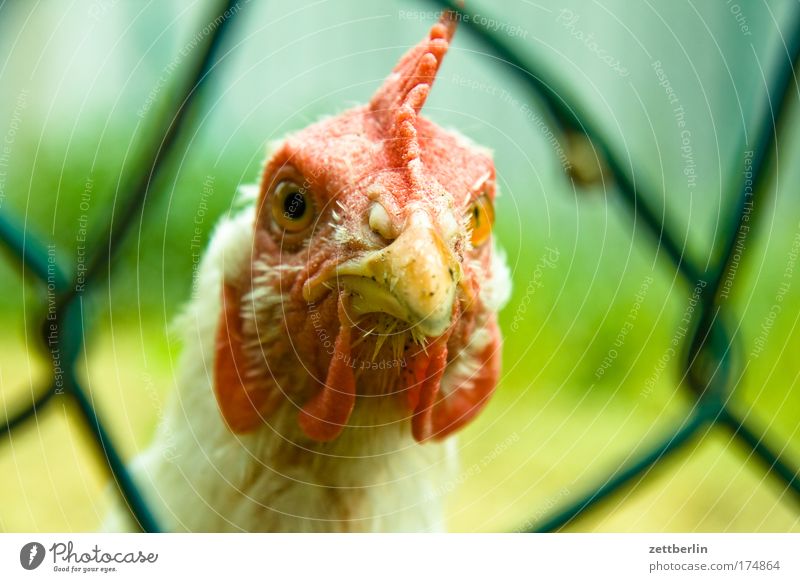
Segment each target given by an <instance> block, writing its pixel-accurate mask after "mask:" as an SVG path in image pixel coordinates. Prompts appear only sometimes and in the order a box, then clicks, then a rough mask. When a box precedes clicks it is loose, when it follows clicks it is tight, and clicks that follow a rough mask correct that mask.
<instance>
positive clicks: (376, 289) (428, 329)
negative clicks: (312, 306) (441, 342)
mask: <svg viewBox="0 0 800 582" xmlns="http://www.w3.org/2000/svg"><path fill="white" fill-rule="evenodd" d="M334 277H335V279H336V282H337V284H338V286H339V287H341V288H344V289H346V290H348V291H349V292H350V294H351V307H352V309H353V311H354V312H355V314H357V315H363V314H367V313H376V312H380V313H387V314H389V315H392V316H394V317H396V318H398V319H400V320H403V321H405V322H407V323H409V324H410V325H412V326H414V327H415V328H417V330H418V331H419V332H421V333H422V334H424V335H426V336H429V337H437V336H440V335H441V334H443V333H444V332H445V331H446V330H447V328H448V327H449V325H450V319H451V316H452V313H453V302H454V301H455V298H456V289H457V287H458V283H459V281H460V280H461V267H460V265H459V263H458V262H457V261H456V260H455V257H453V254H452V253H451V252H450V250H449V249H448V248H447V247H446V246H445V244H444V242H443V241H442V239H441V237H440V236H439V234H438V233H437V232H436V230H435V229H434V227H433V226H432V225H431V223H430V220H429V218H428V217H427V215H426V214H425V213H423V212H417V213H414V214H412V215H411V217H410V218H409V220H408V221H407V224H406V227H405V229H404V230H403V232H402V233H400V236H398V237H397V238H396V239H395V240H394V241H393V242H392V243H391V244H389V245H388V246H386V247H384V248H383V249H381V250H378V251H373V252H371V253H368V254H367V255H365V256H364V257H361V258H359V259H357V260H353V261H348V262H346V263H343V264H342V265H339V266H338V267H337V268H336V269H335V271H334V273H333V274H332V276H331V277H330V278H329V279H328V280H327V281H315V283H314V285H315V284H320V283H326V282H327V283H328V286H330V279H333V278H334ZM314 295H316V293H314V290H313V288H312V286H309V287H308V288H307V292H306V299H309V300H311V299H313V296H314Z"/></svg>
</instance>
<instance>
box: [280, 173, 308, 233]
mask: <svg viewBox="0 0 800 582" xmlns="http://www.w3.org/2000/svg"><path fill="white" fill-rule="evenodd" d="M272 219H273V220H274V221H275V224H277V225H278V226H280V227H281V228H282V229H283V230H285V231H286V232H290V233H296V232H302V231H304V230H305V229H307V228H308V227H309V226H310V225H311V221H313V220H314V201H313V200H312V198H311V194H310V193H309V192H308V190H307V189H306V188H303V187H301V186H298V185H297V183H295V182H292V181H291V180H283V181H281V182H280V183H278V185H277V186H276V187H275V192H274V193H273V195H272Z"/></svg>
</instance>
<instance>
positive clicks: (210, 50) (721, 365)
mask: <svg viewBox="0 0 800 582" xmlns="http://www.w3.org/2000/svg"><path fill="white" fill-rule="evenodd" d="M429 2H430V3H432V4H434V5H436V6H438V7H440V8H443V9H450V10H454V11H456V12H459V13H461V14H462V15H468V16H472V15H469V13H467V12H466V11H465V10H464V9H463V8H462V7H461V5H460V3H459V2H456V1H453V0H429ZM238 4H239V0H225V1H222V2H220V3H219V9H218V10H217V12H216V14H217V17H216V18H215V19H214V20H213V22H215V23H218V26H216V27H215V28H214V29H213V31H211V32H210V34H209V35H208V37H207V39H206V41H205V45H204V46H203V47H202V49H201V50H200V51H198V56H197V57H195V60H194V62H193V63H192V64H191V65H190V67H189V70H190V73H189V74H188V75H186V78H185V80H184V81H183V82H182V83H181V88H180V89H181V90H180V91H178V90H177V88H176V94H179V95H181V98H180V99H179V100H178V101H177V105H176V106H175V107H174V108H172V109H168V110H165V111H164V112H163V113H162V114H161V115H160V116H159V119H158V122H157V123H155V124H154V127H153V128H152V129H151V131H150V135H151V136H152V138H151V143H150V144H149V146H148V147H145V148H143V149H142V152H141V154H140V160H139V163H137V164H134V166H133V168H134V169H133V170H132V171H131V172H130V174H131V176H132V178H130V179H129V180H128V182H126V183H125V187H123V188H122V192H117V195H116V196H115V197H114V200H115V201H116V200H119V201H120V203H121V204H120V205H121V210H119V211H115V212H113V213H112V215H111V217H110V219H109V221H108V224H107V231H106V233H105V235H104V236H102V237H100V238H99V239H97V240H96V241H94V242H95V244H94V245H93V247H92V248H93V249H94V250H95V252H94V254H93V255H92V257H91V259H90V261H89V265H88V267H87V269H86V270H85V272H84V282H83V289H86V288H87V287H89V286H90V284H91V283H95V284H96V283H97V282H98V280H100V279H101V278H102V277H103V276H105V275H107V274H108V273H109V272H110V271H111V270H112V269H113V265H112V259H113V258H114V256H115V255H116V254H117V252H118V250H119V248H120V246H121V244H122V242H123V240H124V239H125V237H126V235H127V233H128V232H129V230H130V228H131V227H132V226H133V225H134V224H135V220H136V218H137V217H139V219H140V220H143V219H144V214H143V213H144V204H145V201H146V198H147V196H148V193H149V192H150V191H151V188H152V184H153V182H154V181H155V180H156V179H157V177H158V176H159V174H160V173H161V171H162V170H163V168H164V165H165V162H166V161H167V160H168V159H169V157H170V153H171V152H172V151H173V150H174V148H175V146H176V144H177V143H178V137H179V135H180V129H181V127H182V126H183V124H184V122H185V120H186V117H187V113H188V111H189V109H190V107H191V104H192V102H193V101H194V99H195V97H196V96H197V94H198V92H199V91H200V89H201V88H202V86H203V85H204V84H205V83H206V82H207V79H208V77H209V75H210V74H211V72H212V70H213V68H214V67H215V65H216V62H217V61H216V56H217V53H218V50H219V46H220V44H221V42H222V39H223V37H224V36H225V34H226V31H227V30H228V29H229V27H230V21H231V20H233V17H234V15H238V12H239V9H240V7H239V6H238ZM795 13H796V14H795V15H794V18H793V19H791V20H790V21H791V22H792V23H793V24H792V26H793V28H792V30H791V31H790V33H789V34H788V35H787V36H786V38H787V39H788V43H784V42H783V39H780V40H781V41H782V42H780V43H777V42H776V44H777V45H779V46H777V47H776V48H775V51H776V53H777V54H776V55H774V57H773V61H774V62H773V63H772V67H771V70H770V75H769V76H767V77H766V78H767V80H768V82H769V86H767V87H765V91H764V95H763V98H762V101H763V102H762V103H761V105H760V111H758V116H759V121H760V124H759V126H758V130H757V134H758V135H757V140H756V142H755V143H754V144H750V143H747V142H746V141H743V144H742V147H741V151H745V150H747V151H753V160H752V176H753V178H752V180H753V183H752V191H751V190H749V189H748V187H746V185H745V184H744V183H743V184H742V185H741V190H740V193H739V195H738V196H737V198H736V200H735V203H734V204H733V205H732V207H731V208H730V209H729V216H728V218H727V225H726V226H725V227H724V228H722V229H721V230H720V232H719V235H718V237H717V240H716V242H715V246H714V250H715V255H716V257H717V260H716V261H715V262H713V264H710V265H709V266H707V267H701V266H700V265H699V264H698V263H697V262H696V261H695V260H693V258H692V257H690V256H687V255H686V254H685V253H684V250H683V248H682V246H681V245H680V244H679V243H678V238H677V237H676V236H675V233H674V231H673V230H672V228H671V227H670V225H669V224H667V223H666V221H665V219H664V216H663V215H660V214H659V213H658V212H657V211H656V209H655V208H654V206H653V203H652V201H653V200H656V198H655V197H653V196H652V195H651V194H648V189H647V186H646V185H644V184H642V183H641V181H640V180H639V181H637V179H636V176H635V174H634V172H633V167H632V160H626V159H624V158H623V157H620V156H619V154H618V152H617V151H616V149H615V148H614V147H613V144H612V143H610V142H609V141H608V140H607V139H606V138H605V137H604V136H603V134H602V132H601V131H599V130H598V129H597V126H596V125H594V124H593V123H592V119H591V116H590V115H588V114H586V113H585V112H584V111H582V110H581V108H580V107H579V106H578V104H577V103H578V102H577V100H575V99H573V98H572V97H571V96H570V93H569V91H566V90H564V88H563V87H560V86H559V84H558V83H557V82H556V81H557V80H556V79H551V78H549V77H548V76H547V75H546V74H545V73H544V71H546V70H547V69H546V68H545V67H543V66H541V63H538V62H534V60H532V59H530V58H526V59H523V58H522V57H520V53H519V52H518V51H516V50H515V49H514V47H513V46H512V44H511V43H510V41H509V40H507V39H505V38H503V37H502V36H501V35H499V34H497V32H496V31H492V30H491V29H490V28H489V27H488V24H481V22H483V21H482V20H480V19H476V18H473V17H469V18H461V21H462V26H463V27H464V28H466V29H468V30H469V31H470V32H471V33H473V34H475V35H476V36H477V38H478V39H479V40H480V41H481V42H482V43H484V44H485V45H486V46H487V48H488V49H489V51H490V53H491V54H492V55H493V56H494V58H496V60H497V62H498V64H499V65H501V66H504V67H505V68H506V69H508V71H509V72H510V73H511V74H513V75H515V76H517V77H518V78H519V79H520V80H522V81H523V82H524V84H525V85H527V86H528V88H529V89H530V91H531V92H532V95H531V96H532V97H533V98H534V99H535V100H536V101H537V103H538V105H539V106H541V108H542V109H543V111H544V112H545V114H546V115H547V117H548V118H549V121H550V123H551V125H552V127H553V129H554V130H555V131H557V132H558V133H559V135H560V137H561V140H560V141H561V142H562V144H565V145H566V151H568V152H569V147H570V144H571V143H574V140H575V138H576V137H577V138H579V139H585V140H588V143H589V144H590V145H591V147H592V149H593V151H594V153H595V155H596V156H597V159H598V161H600V163H601V164H602V166H603V167H604V169H605V170H606V172H605V173H607V175H608V177H609V178H610V179H611V180H612V181H613V184H614V185H615V186H616V191H617V192H618V193H619V195H620V196H621V198H622V200H623V201H624V202H625V204H626V206H627V207H628V209H629V210H630V211H631V213H632V216H633V219H634V220H636V221H641V223H642V224H643V225H644V226H645V230H646V232H648V233H649V235H650V237H651V239H652V241H653V242H654V243H655V244H656V245H657V249H656V252H657V253H659V254H660V253H663V254H664V255H665V256H666V258H668V259H669V261H670V262H671V263H672V265H673V267H674V268H675V269H676V270H677V271H678V273H679V274H680V275H681V277H682V279H683V281H684V282H685V284H686V285H687V287H688V288H693V287H694V286H696V285H697V284H698V283H699V282H704V283H705V284H706V287H705V288H704V289H703V292H702V295H701V299H700V302H699V305H700V310H699V317H696V318H695V320H694V322H693V330H692V333H691V334H690V335H689V340H688V342H687V343H686V346H685V354H684V357H683V359H682V362H681V365H682V368H683V371H684V374H682V377H683V382H681V384H680V386H679V387H682V388H684V389H687V390H690V391H691V392H692V394H693V395H694V397H695V404H694V406H693V408H692V410H691V411H690V413H689V414H688V416H687V417H686V418H684V419H683V421H682V422H681V423H680V424H679V425H678V426H676V427H675V428H674V430H673V431H672V432H671V433H669V434H667V435H666V436H664V437H663V439H662V440H661V441H660V442H659V443H657V444H656V445H654V446H652V447H651V449H650V450H649V451H648V452H647V453H646V454H644V455H642V456H641V457H640V458H638V459H636V460H634V461H633V462H631V463H629V464H626V465H622V466H620V467H617V468H615V469H614V470H612V471H611V472H610V473H609V474H608V475H607V476H606V477H605V478H603V479H600V480H599V481H598V482H597V483H595V484H594V486H589V484H587V486H586V491H587V492H586V493H585V494H584V495H583V496H580V497H578V498H577V499H574V500H572V501H571V502H570V503H568V504H567V505H566V506H564V507H561V508H559V509H557V510H556V511H555V512H554V513H552V514H551V515H549V516H548V517H546V518H545V519H544V520H539V521H538V522H537V521H531V522H528V523H537V525H536V526H534V527H532V528H530V529H529V530H528V531H540V532H547V531H558V530H560V529H562V528H563V527H565V526H567V525H569V524H571V523H572V522H574V521H575V520H576V519H578V518H579V517H582V516H584V515H586V514H587V513H588V512H589V511H590V510H592V509H594V508H596V507H598V506H599V505H600V504H601V502H603V501H604V500H607V499H608V498H609V497H610V496H612V495H614V494H616V493H619V492H620V491H622V490H623V489H624V488H626V487H627V486H630V485H632V484H634V483H636V482H637V481H639V480H640V479H642V478H644V477H646V476H647V475H648V474H649V473H650V470H651V469H652V468H653V467H654V466H655V465H657V464H658V463H660V462H661V461H662V460H664V459H665V458H667V457H668V456H670V455H672V454H674V453H675V452H677V451H679V450H681V449H682V448H684V447H685V446H686V445H687V444H689V443H691V442H693V441H696V440H698V439H701V438H702V437H703V434H704V431H705V432H707V431H708V429H709V428H710V427H712V426H719V427H723V428H725V429H727V430H729V431H730V432H731V433H732V434H733V436H734V437H735V438H736V439H737V440H738V441H739V442H740V443H741V444H742V445H743V446H744V447H746V449H747V450H749V451H750V453H751V454H750V458H755V459H758V460H760V461H761V462H762V463H763V465H764V466H765V467H766V470H767V471H768V472H769V473H770V474H771V475H773V476H774V477H775V478H776V479H779V480H781V481H782V482H783V483H784V485H785V487H786V490H787V491H791V493H792V494H793V497H792V499H793V501H794V502H800V476H799V475H800V469H798V465H797V464H792V463H790V462H789V461H788V460H787V459H786V458H784V455H783V453H782V450H783V449H781V450H780V451H778V450H776V449H775V448H774V446H773V441H774V440H775V439H773V438H772V436H771V435H769V434H768V433H766V432H765V431H764V430H762V429H760V428H759V427H755V426H754V424H755V423H754V421H753V420H752V419H749V418H747V417H746V416H744V417H743V416H742V415H741V414H739V413H738V412H737V411H736V410H735V407H734V406H733V404H734V402H733V398H732V397H733V396H734V394H733V392H734V387H735V386H736V385H737V384H738V383H739V381H740V380H741V378H742V375H743V374H744V366H743V365H742V363H741V357H740V355H739V351H740V349H739V346H738V338H737V337H736V335H735V334H734V333H733V332H732V331H731V330H732V329H737V330H738V329H739V326H738V325H735V321H734V315H733V314H731V313H730V312H729V311H730V310H728V309H723V305H722V301H721V297H720V287H721V285H722V283H723V281H724V280H725V278H726V277H727V276H729V274H730V273H731V272H732V270H733V269H734V268H735V265H734V264H733V261H732V259H733V255H734V250H735V243H736V238H737V235H738V233H739V232H740V230H741V228H742V226H743V223H744V221H745V220H746V218H745V215H746V210H745V208H746V201H747V196H748V195H750V194H752V197H753V200H752V202H753V204H752V208H753V209H754V210H753V212H751V215H750V218H749V220H750V222H751V224H752V223H753V222H754V220H753V218H754V217H753V214H754V213H755V210H756V209H758V208H759V207H760V206H761V205H760V204H756V200H760V199H763V198H764V197H765V196H766V195H767V194H768V193H769V192H768V191H769V184H770V181H771V176H770V173H769V171H768V168H769V167H770V165H771V164H770V161H771V160H773V159H774V157H775V156H776V155H777V145H778V144H777V135H778V132H779V129H780V127H781V124H782V122H783V120H785V119H786V117H787V115H786V109H787V108H788V104H789V102H790V101H791V97H792V96H793V95H794V96H797V95H798V94H800V92H799V91H798V82H797V77H796V75H795V69H794V64H795V63H797V62H798V61H800V7H795ZM745 139H746V138H743V140H745ZM605 173H604V175H605ZM571 178H572V179H573V181H574V183H575V184H576V185H578V186H579V185H580V179H579V178H580V177H579V176H575V175H573V176H571ZM115 209H116V206H115ZM19 224H20V221H19V220H16V219H14V218H13V217H10V216H7V215H6V214H5V213H0V244H2V245H4V246H5V247H6V249H7V250H8V251H9V252H10V255H11V256H12V257H13V258H14V259H15V260H16V261H17V262H18V263H19V266H20V268H21V273H22V276H23V277H31V278H33V279H36V280H38V281H40V282H41V283H44V284H45V285H47V284H50V285H52V287H53V288H54V289H55V292H56V310H55V314H56V317H55V320H52V319H51V320H48V319H47V318H46V317H45V318H43V322H42V333H43V342H42V347H43V349H45V350H46V353H47V354H48V357H49V358H50V359H51V362H52V365H53V370H52V374H51V378H50V381H49V386H48V387H47V389H46V390H41V391H40V392H39V393H38V395H37V396H34V397H33V399H32V402H31V403H30V404H29V405H28V406H27V407H25V408H24V409H23V410H21V411H20V412H18V413H16V414H15V415H13V416H12V417H11V418H9V419H8V420H7V421H6V422H5V423H4V424H2V425H0V438H3V437H5V436H9V435H10V434H11V432H12V431H13V430H15V429H16V428H18V427H20V426H22V425H24V424H26V423H28V422H30V421H37V422H38V419H37V415H38V413H39V412H40V411H41V410H42V409H43V408H44V407H45V406H46V405H47V404H49V403H50V402H52V401H53V396H54V395H55V394H57V393H58V392H59V387H58V385H57V368H58V367H59V366H60V368H61V378H62V379H63V385H62V386H61V387H60V390H61V391H63V393H64V395H66V396H68V397H71V399H72V400H73V401H74V402H75V404H77V408H78V410H79V412H80V414H81V420H82V422H83V424H84V425H85V426H86V428H87V429H88V430H89V431H90V433H91V435H92V437H93V440H94V441H95V443H96V444H97V447H98V451H99V452H100V454H102V456H103V457H104V458H105V460H106V464H107V467H108V470H109V472H110V474H111V476H112V478H113V479H114V481H115V483H116V485H117V488H118V491H119V494H120V495H121V496H122V498H123V499H124V500H125V502H126V504H127V506H128V508H129V510H130V512H131V515H132V516H133V518H134V519H135V520H136V522H137V523H138V524H139V527H140V529H141V530H142V531H145V532H156V531H159V527H158V523H157V521H156V519H155V517H154V516H153V513H152V512H151V511H150V509H149V507H148V506H147V503H146V502H145V500H144V498H143V496H142V494H141V492H140V491H139V490H138V489H137V487H136V485H135V483H134V482H133V480H132V479H131V477H130V474H129V473H128V471H127V469H126V467H125V464H124V462H123V460H122V458H121V456H120V454H119V452H118V449H117V447H116V446H115V445H114V443H113V441H112V439H111V438H110V436H109V434H108V431H107V430H106V428H105V423H104V422H103V420H102V418H101V417H100V416H99V415H98V413H97V411H96V409H95V406H94V403H93V401H92V395H91V393H90V392H87V391H86V390H85V389H84V387H83V386H82V384H81V383H80V381H79V379H78V375H77V373H76V366H77V360H78V357H79V356H80V354H81V352H82V350H83V348H84V334H85V322H84V318H83V294H84V292H85V291H84V290H81V291H80V292H78V288H79V287H78V286H77V285H76V284H75V280H76V274H77V270H76V269H77V265H73V268H72V270H71V271H70V273H72V275H69V276H68V275H66V274H65V271H64V270H63V265H60V264H58V265H56V266H55V269H54V268H53V267H52V266H50V268H49V269H48V265H49V264H50V263H48V260H49V255H48V249H47V247H46V246H45V245H44V244H43V243H42V242H41V240H40V239H38V238H37V237H36V236H35V235H34V234H33V233H32V232H31V231H30V229H23V228H20V226H19ZM751 230H752V227H751ZM51 324H55V325H56V327H57V336H56V339H55V345H54V343H53V341H52V339H51V338H52V335H51V334H50V331H49V330H50V329H51V327H50V326H51ZM53 354H58V356H56V357H54V356H53ZM56 358H57V359H56Z"/></svg>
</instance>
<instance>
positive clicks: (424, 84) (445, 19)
mask: <svg viewBox="0 0 800 582" xmlns="http://www.w3.org/2000/svg"><path fill="white" fill-rule="evenodd" d="M457 19H458V15H457V14H456V13H455V12H453V11H450V10H446V11H445V12H444V13H443V14H442V17H441V19H440V20H439V22H437V23H436V24H434V25H433V27H432V28H431V31H430V33H429V34H428V37H427V38H426V39H425V40H423V41H422V42H420V43H419V44H418V45H417V46H415V47H414V48H412V49H411V50H410V51H408V52H407V53H406V54H405V55H403V57H402V58H401V59H400V62H398V63H397V66H396V67H395V68H394V70H393V71H392V73H391V74H390V75H389V77H388V78H387V79H386V81H384V83H383V85H381V87H380V88H379V89H378V90H377V91H376V92H375V95H374V96H373V97H372V100H371V101H370V103H369V108H370V110H371V111H372V113H373V115H374V116H375V118H376V119H377V120H378V122H379V124H380V125H381V126H382V128H383V130H384V133H385V134H386V135H387V137H389V138H390V139H393V140H394V141H393V147H390V152H391V154H392V156H393V157H394V158H395V161H396V163H397V164H398V165H408V166H409V167H410V168H411V167H412V166H413V163H412V162H413V161H414V160H418V159H419V155H420V148H419V142H418V141H417V128H416V121H417V114H418V113H419V112H420V110H421V109H422V106H423V105H424V104H425V100H426V99H427V98H428V93H429V92H430V89H431V85H433V81H434V79H435V78H436V72H437V71H438V70H439V66H440V65H441V64H442V59H443V58H444V55H445V53H446V52H447V48H448V46H449V45H450V40H451V39H452V38H453V34H454V33H455V30H456V23H457Z"/></svg>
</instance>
